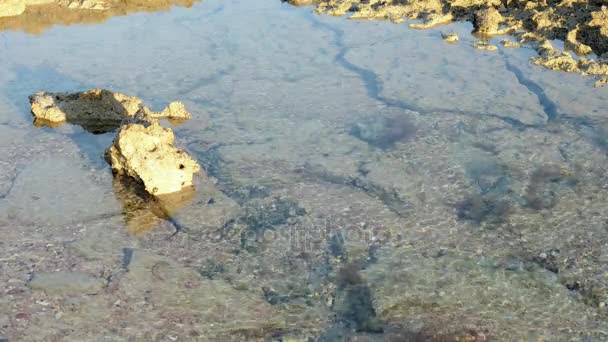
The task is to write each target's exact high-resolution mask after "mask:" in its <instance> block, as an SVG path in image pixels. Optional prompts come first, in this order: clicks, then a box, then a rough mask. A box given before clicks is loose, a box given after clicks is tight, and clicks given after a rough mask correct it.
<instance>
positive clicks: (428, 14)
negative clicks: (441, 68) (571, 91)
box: [290, 0, 608, 87]
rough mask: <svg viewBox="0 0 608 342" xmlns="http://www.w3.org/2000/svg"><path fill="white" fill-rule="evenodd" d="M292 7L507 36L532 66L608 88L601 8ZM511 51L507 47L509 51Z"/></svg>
mask: <svg viewBox="0 0 608 342" xmlns="http://www.w3.org/2000/svg"><path fill="white" fill-rule="evenodd" d="M290 3H293V4H295V5H302V4H316V11H317V12H318V13H325V14H329V15H336V16H343V15H346V14H348V15H349V18H351V19H383V20H390V21H392V22H395V23H401V22H404V21H405V20H421V21H422V22H421V23H412V24H410V27H412V28H428V27H432V26H436V25H441V24H447V23H450V22H453V21H469V22H471V23H472V24H473V27H474V30H473V33H475V34H476V35H478V36H481V37H482V38H483V39H488V38H490V37H492V36H495V35H504V34H511V35H513V36H514V37H516V38H517V39H518V41H519V44H524V43H525V44H528V45H531V46H532V47H533V48H535V49H536V50H537V51H538V53H539V55H540V57H538V58H534V59H533V60H532V62H533V63H534V64H537V65H541V66H544V67H546V68H549V69H551V70H559V71H564V72H573V73H578V74H581V75H584V76H594V77H596V78H597V80H598V81H597V82H595V86H596V87H599V86H604V85H606V84H608V59H607V58H606V57H607V53H608V8H607V7H606V6H605V3H604V2H600V1H589V0H572V1H552V2H547V1H540V0H534V1H508V2H502V1H498V0H448V1H439V0H433V1H422V0H411V1H397V0H371V1H368V0H318V1H304V2H303V1H290ZM551 40H561V41H564V46H565V48H566V49H567V50H570V51H572V52H574V53H575V54H577V55H580V56H584V55H589V54H595V55H596V56H597V60H594V59H590V58H585V57H580V58H576V57H573V56H572V54H571V52H570V51H561V50H557V49H554V48H553V47H552V46H551V45H550V41H551ZM513 46H515V45H513V44H512V45H510V46H509V47H513ZM475 47H476V48H478V49H482V50H496V49H497V47H496V46H494V45H489V44H476V46H475Z"/></svg>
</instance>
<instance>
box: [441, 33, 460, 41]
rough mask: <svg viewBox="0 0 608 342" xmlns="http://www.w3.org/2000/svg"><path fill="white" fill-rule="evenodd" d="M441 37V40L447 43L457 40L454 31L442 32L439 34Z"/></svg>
mask: <svg viewBox="0 0 608 342" xmlns="http://www.w3.org/2000/svg"><path fill="white" fill-rule="evenodd" d="M441 38H442V39H443V41H445V42H447V43H456V42H458V35H457V34H456V33H454V32H452V33H442V34H441Z"/></svg>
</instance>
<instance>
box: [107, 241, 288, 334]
mask: <svg viewBox="0 0 608 342" xmlns="http://www.w3.org/2000/svg"><path fill="white" fill-rule="evenodd" d="M118 291H119V293H120V295H121V296H122V297H121V298H125V301H127V300H128V301H129V302H131V303H140V302H147V303H149V304H150V305H152V306H153V307H157V308H162V309H161V310H143V312H141V315H142V316H141V317H140V318H141V319H143V320H144V321H145V322H158V321H163V320H166V318H167V317H177V318H179V319H181V318H184V319H186V318H187V317H196V320H195V323H193V328H195V329H197V330H199V331H204V332H205V335H204V336H205V338H206V339H209V340H217V341H229V340H257V339H258V338H259V337H261V336H265V335H266V334H269V333H271V332H272V331H276V330H280V329H284V328H285V327H286V324H285V318H284V316H283V315H282V314H281V312H280V311H278V310H277V309H276V307H274V306H272V305H270V304H269V303H267V302H266V301H265V300H264V299H263V298H262V294H261V293H259V292H258V291H256V292H252V291H249V290H246V289H235V288H234V287H233V286H231V285H230V284H229V283H227V282H225V281H224V280H222V279H214V280H210V279H208V278H206V277H203V276H201V275H200V273H199V272H197V270H196V269H193V268H190V267H186V266H183V265H181V264H179V263H177V262H176V261H175V260H173V259H171V258H167V257H165V256H161V255H156V254H150V253H146V252H144V251H141V250H135V251H134V252H133V256H132V260H131V264H130V265H129V272H127V273H125V274H124V276H123V277H122V278H121V280H120V283H119V284H118Z"/></svg>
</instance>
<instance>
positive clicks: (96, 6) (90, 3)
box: [57, 0, 111, 10]
mask: <svg viewBox="0 0 608 342" xmlns="http://www.w3.org/2000/svg"><path fill="white" fill-rule="evenodd" d="M57 4H58V5H60V6H63V7H66V8H70V9H86V10H105V9H108V8H110V6H111V5H110V3H109V2H108V1H103V0H59V1H57Z"/></svg>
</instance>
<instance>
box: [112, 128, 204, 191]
mask: <svg viewBox="0 0 608 342" xmlns="http://www.w3.org/2000/svg"><path fill="white" fill-rule="evenodd" d="M174 141H175V136H174V135H173V131H172V130H171V129H170V128H163V127H162V126H161V125H160V124H159V123H158V121H157V120H154V119H152V120H151V122H139V123H130V124H127V125H124V126H122V127H121V129H120V131H119V132H118V135H117V136H116V138H115V139H114V143H113V144H112V146H111V147H110V148H109V149H108V150H107V151H106V154H105V158H106V160H107V161H108V163H110V165H112V171H113V172H114V173H115V174H119V175H126V176H129V177H132V178H134V179H136V180H138V181H140V182H141V183H142V184H143V186H144V187H145V189H146V191H147V192H148V193H150V194H152V195H162V194H169V193H175V192H179V191H181V190H183V189H185V188H188V187H191V186H192V177H193V175H194V173H196V172H199V171H200V166H199V165H198V164H197V163H196V161H194V159H192V158H191V157H190V156H189V155H188V154H187V153H185V152H184V151H182V150H180V149H177V148H175V147H174V146H173V142H174Z"/></svg>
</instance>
